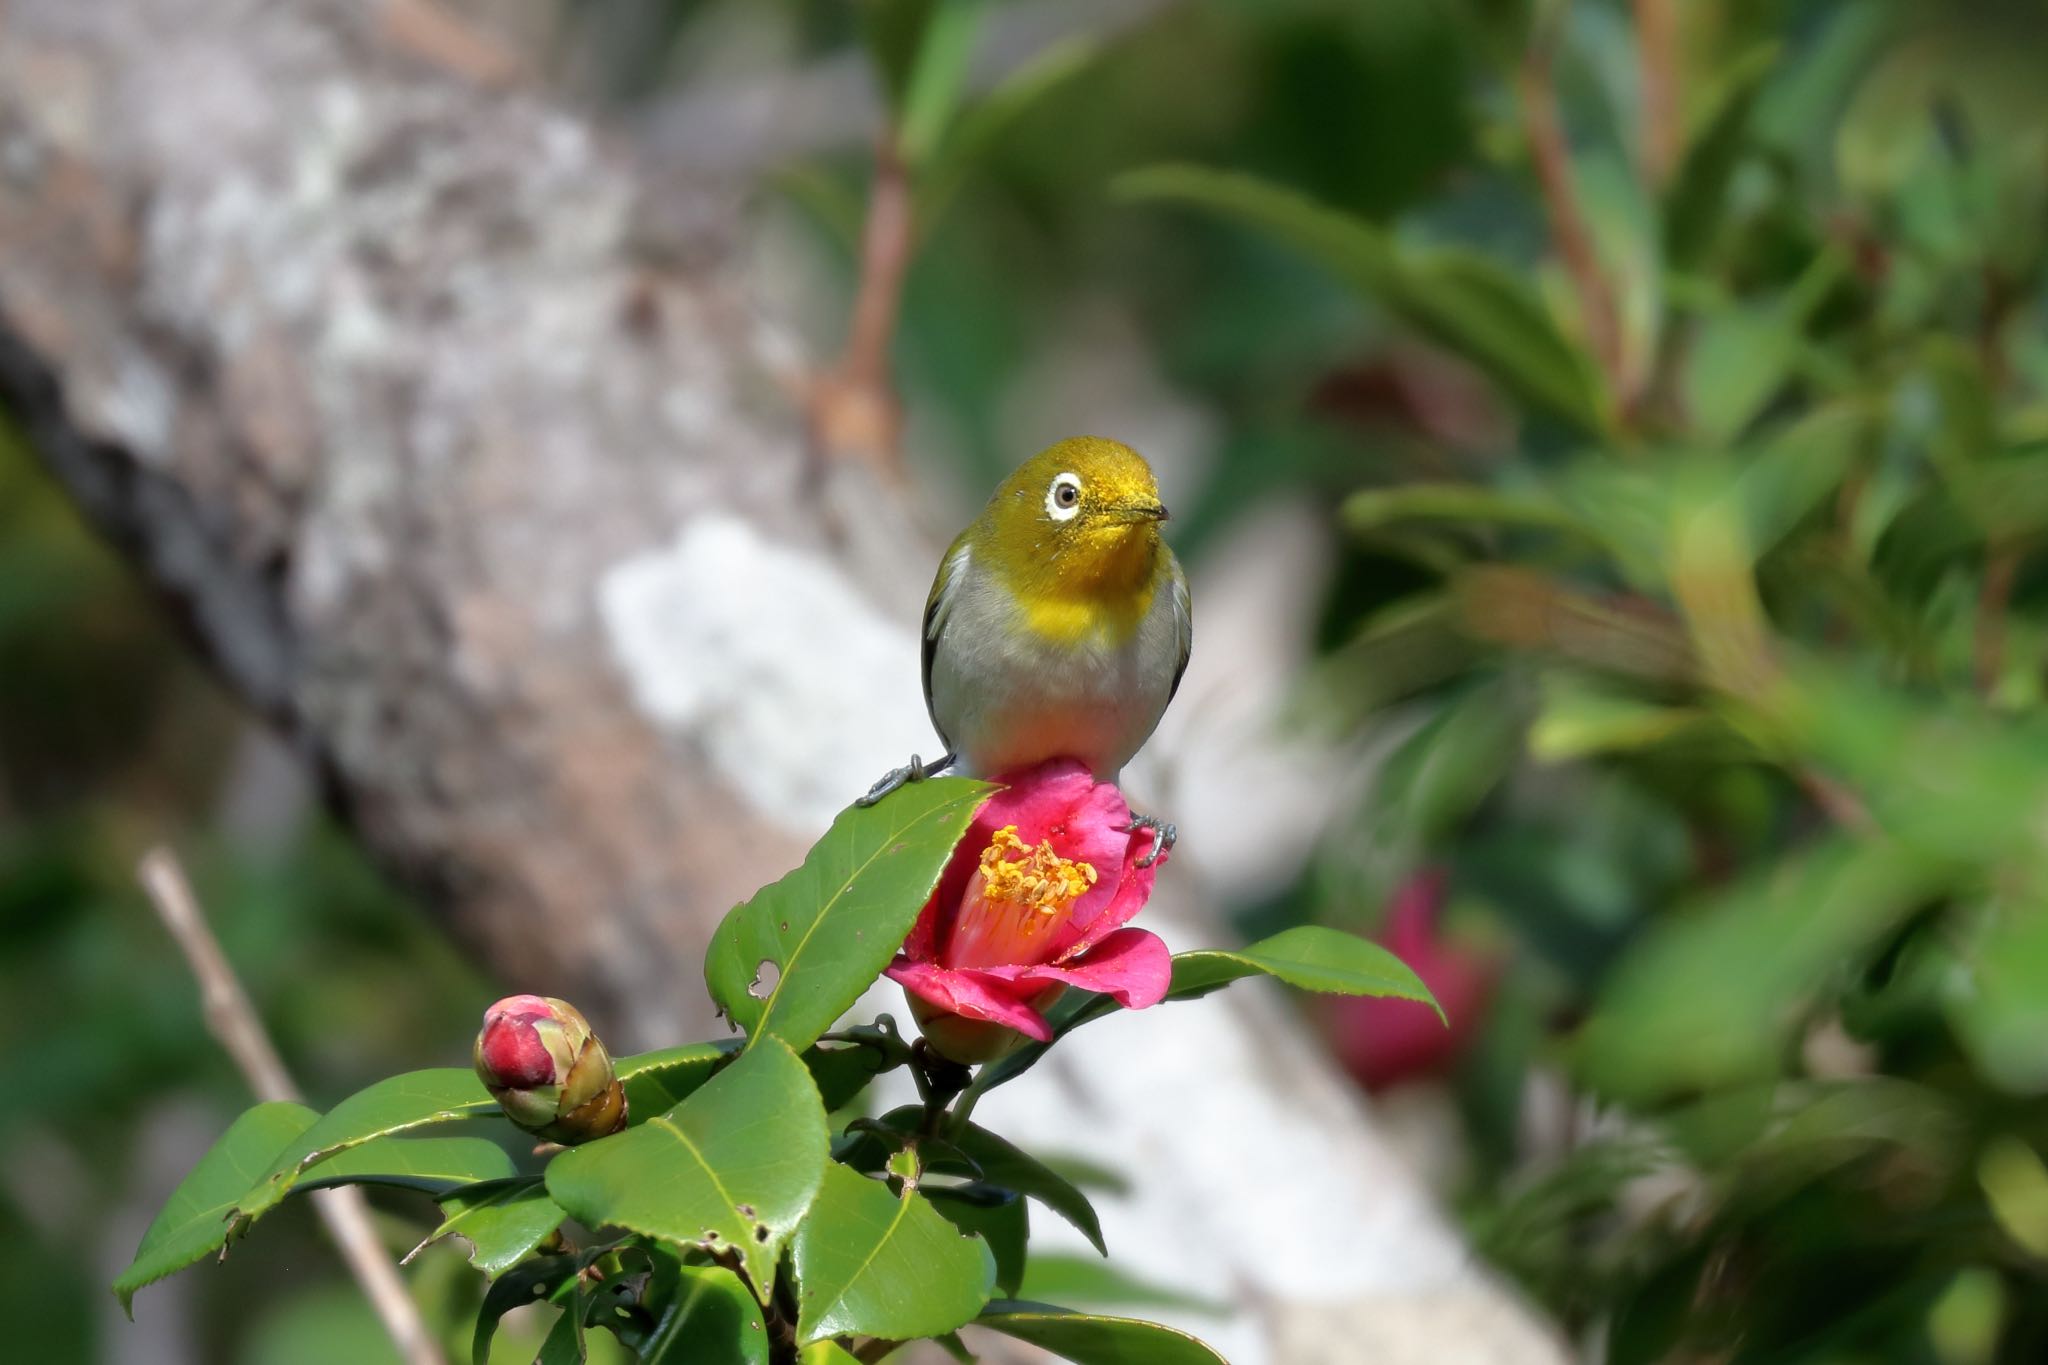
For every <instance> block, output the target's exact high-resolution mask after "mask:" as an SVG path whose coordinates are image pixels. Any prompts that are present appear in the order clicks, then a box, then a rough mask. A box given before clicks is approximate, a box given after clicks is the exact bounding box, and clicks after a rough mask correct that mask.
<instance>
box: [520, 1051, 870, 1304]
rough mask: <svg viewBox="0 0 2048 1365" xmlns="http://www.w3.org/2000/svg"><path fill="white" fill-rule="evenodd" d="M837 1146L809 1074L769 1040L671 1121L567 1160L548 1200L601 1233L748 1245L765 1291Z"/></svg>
mask: <svg viewBox="0 0 2048 1365" xmlns="http://www.w3.org/2000/svg"><path fill="white" fill-rule="evenodd" d="M829 1145H830V1137H829V1134H828V1133H827V1132H826V1128H825V1111H824V1109H823V1108H822V1107H821V1106H820V1105H819V1102H818V1089H817V1087H816V1086H815V1085H813V1084H812V1083H811V1076H810V1072H808V1071H806V1070H805V1069H804V1064H803V1063H802V1062H801V1061H799V1060H798V1059H797V1056H796V1054H795V1053H793V1052H791V1051H790V1050H789V1049H788V1048H787V1047H784V1046H783V1045H782V1044H781V1043H779V1042H776V1041H774V1040H773V1039H770V1040H769V1041H768V1042H767V1043H766V1044H764V1045H762V1046H758V1047H754V1048H751V1049H749V1050H748V1051H747V1052H746V1054H745V1055H743V1056H742V1057H740V1058H739V1060H737V1061H735V1062H733V1063H732V1065H730V1066H728V1067H726V1068H725V1069H724V1070H723V1071H720V1072H719V1073H718V1074H717V1075H716V1076H713V1077H712V1078H711V1079H710V1080H709V1081H707V1082H705V1084H704V1086H703V1087H702V1088H701V1089H699V1090H698V1091H696V1093H694V1094H692V1095H691V1096H690V1097H689V1098H687V1099H685V1100H683V1101H682V1103H680V1104H678V1105H676V1106H675V1108H673V1109H671V1110H669V1111H668V1112H667V1113H665V1114H659V1115H656V1116H655V1117H653V1118H650V1119H648V1120H647V1121H646V1122H645V1123H642V1124H638V1125H636V1126H634V1127H632V1128H628V1129H627V1130H626V1131H624V1132H623V1133H615V1134H613V1135H612V1136H611V1137H607V1138H599V1139H598V1140H597V1141H595V1142H587V1143H584V1144H583V1145H582V1146H580V1147H576V1148H573V1149H571V1150H570V1151H567V1152H564V1153H562V1154H561V1155H560V1156H557V1157H556V1158H555V1159H554V1160H553V1161H551V1162H549V1163H548V1170H547V1185H548V1193H549V1194H550V1195H552V1196H553V1197H554V1200H555V1202H556V1203H558V1204H560V1205H561V1206H562V1207H563V1208H565V1209H567V1210H568V1211H569V1212H570V1213H571V1214H573V1215H574V1216H575V1217H577V1218H578V1219H580V1220H582V1221H583V1222H584V1223H587V1224H589V1225H590V1226H592V1227H599V1226H604V1225H613V1226H617V1227H622V1228H625V1229H627V1230H629V1231H632V1232H638V1233H643V1234H645V1235H647V1236H650V1237H658V1238H661V1239H662V1240H663V1241H666V1242H672V1243H675V1244H676V1245H678V1246H701V1247H704V1248H706V1249H707V1250H714V1251H716V1250H721V1249H737V1251H738V1252H739V1254H740V1256H741V1258H742V1263H743V1265H744V1267H745V1269H746V1273H747V1278H748V1279H749V1281H751V1283H752V1284H753V1286H754V1288H755V1289H756V1290H757V1292H760V1293H766V1292H767V1291H768V1289H769V1288H770V1287H772V1286H773V1284H774V1282H775V1262H776V1259H777V1257H779V1256H780V1255H781V1253H782V1247H783V1243H784V1242H785V1241H787V1240H788V1238H789V1235H790V1233H791V1232H792V1231H793V1230H794V1229H795V1227H796V1225H797V1220H798V1219H800V1218H802V1217H803V1214H804V1210H805V1209H806V1208H808V1207H809V1206H810V1203H811V1198H812V1196H813V1195H815V1194H816V1193H817V1191H818V1181H819V1174H818V1173H819V1171H820V1169H821V1168H822V1167H823V1165H824V1164H825V1160H826V1156H827V1152H828V1150H829Z"/></svg>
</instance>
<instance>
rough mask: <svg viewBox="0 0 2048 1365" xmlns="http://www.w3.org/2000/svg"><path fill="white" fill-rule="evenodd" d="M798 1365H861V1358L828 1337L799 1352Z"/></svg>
mask: <svg viewBox="0 0 2048 1365" xmlns="http://www.w3.org/2000/svg"><path fill="white" fill-rule="evenodd" d="M796 1358H797V1363H798V1365H860V1357H859V1356H857V1355H855V1354H854V1353H853V1352H851V1351H849V1350H847V1349H846V1348H845V1347H844V1346H841V1345H840V1344H839V1343H838V1342H836V1341H833V1340H832V1339H831V1338H830V1337H827V1338H826V1339H825V1340H823V1341H814V1342H812V1343H811V1344H810V1345H808V1346H806V1347H804V1348H803V1349H802V1350H801V1351H798V1352H797V1356H796Z"/></svg>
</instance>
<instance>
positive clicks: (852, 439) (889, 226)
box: [809, 128, 916, 479]
mask: <svg viewBox="0 0 2048 1365" xmlns="http://www.w3.org/2000/svg"><path fill="white" fill-rule="evenodd" d="M915 238H916V222H915V214H914V210H913V206H912V203H911V194H910V173H909V169H908V168H907V167H906V166H905V165H904V163H903V153H902V149H901V147H900V146H899V145H898V139H897V134H896V130H895V129H894V128H890V129H887V130H885V131H884V132H883V134H882V136H881V137H880V138H879V139H878V140H877V141H876V143H875V173H874V181H873V183H872V184H871V185H870V186H869V189H868V212H867V222H866V226H865V227H864V228H863V229H862V232H861V251H860V283H859V286H858V288H857V290H856V292H855V294H854V299H853V314H852V318H851V320H850V321H849V323H848V325H847V333H846V349H845V351H844V352H843V353H842V354H841V355H840V358H839V362H838V364H836V365H835V366H833V367H832V368H831V369H830V370H828V371H827V372H826V373H824V374H822V375H820V376H818V377H817V378H816V379H815V380H814V381H813V383H812V386H811V393H810V414H809V416H810V429H811V438H812V443H813V457H814V459H817V458H834V457H837V458H854V459H863V460H866V461H867V462H868V463H870V464H871V465H873V466H874V467H875V468H876V469H878V470H880V471H881V472H882V473H883V474H884V475H886V476H888V477H890V478H893V479H900V478H901V477H902V474H903V451H902V435H903V406H902V401H901V400H900V399H899V398H898V397H897V394H896V388H895V384H894V381H893V379H892V376H891V367H890V363H889V351H890V347H891V346H892V345H893V344H894V343H895V340H896V324H897V321H898V320H899V318H900V317H901V316H902V310H903V281H904V277H905V276H906V275H908V274H909V272H910V258H911V252H912V248H913V246H914V244H915Z"/></svg>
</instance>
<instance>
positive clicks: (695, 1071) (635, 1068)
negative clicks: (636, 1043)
mask: <svg viewBox="0 0 2048 1365" xmlns="http://www.w3.org/2000/svg"><path fill="white" fill-rule="evenodd" d="M739 1048H740V1042H739V1040H738V1039H737V1038H731V1039H726V1040H723V1041H720V1042H716V1043H689V1044H686V1045H685V1046H683V1047H667V1048H663V1049H661V1050H660V1051H659V1052H642V1053H638V1054H637V1055H635V1056H632V1057H621V1058H619V1059H618V1060H616V1061H615V1062H613V1063H612V1074H613V1075H615V1076H617V1077H618V1078H619V1083H620V1084H621V1085H623V1086H624V1087H625V1088H626V1121H627V1122H628V1123H644V1122H646V1121H647V1120H648V1119H651V1118H653V1117H654V1116H655V1115H656V1114H665V1113H667V1112H668V1111H669V1110H671V1109H673V1108H675V1107H676V1105H677V1104H679V1103H681V1102H682V1101H683V1100H684V1099H686V1098H688V1097H689V1096H690V1095H692V1094H694V1093H695V1092H696V1090H697V1087H699V1086H701V1085H703V1084H704V1082H706V1081H708V1080H710V1079H711V1073H712V1072H713V1071H716V1070H717V1069H718V1066H719V1063H721V1062H723V1061H725V1060H726V1059H727V1058H728V1057H731V1056H732V1055H733V1054H734V1053H735V1052H737V1051H739Z"/></svg>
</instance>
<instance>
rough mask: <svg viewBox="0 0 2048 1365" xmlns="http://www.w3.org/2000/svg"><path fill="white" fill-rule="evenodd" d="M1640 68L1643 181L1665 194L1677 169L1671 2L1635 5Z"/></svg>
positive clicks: (1674, 35) (1657, 0)
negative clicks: (1672, 174) (1665, 189)
mask: <svg viewBox="0 0 2048 1365" xmlns="http://www.w3.org/2000/svg"><path fill="white" fill-rule="evenodd" d="M1635 8H1636V69H1637V71H1638V73H1639V75H1640V79H1641V82H1642V98H1643V142H1642V148H1641V151H1642V158H1643V176H1644V178H1645V179H1647V180H1648V181H1649V182H1650V185H1651V187H1652V188H1654V189H1658V190H1661V189H1663V188H1664V186H1665V185H1667V184H1669V183H1670V181H1671V173H1672V172H1673V171H1674V170H1676V169H1677V168H1678V156H1679V152H1680V151H1681V140H1680V131H1681V130H1680V127H1679V116H1678V115H1679V98H1678V94H1679V74H1680V73H1679V65H1678V14H1677V12H1676V11H1675V10H1674V9H1673V8H1672V3H1671V0H1635Z"/></svg>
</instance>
